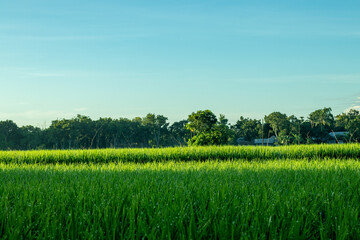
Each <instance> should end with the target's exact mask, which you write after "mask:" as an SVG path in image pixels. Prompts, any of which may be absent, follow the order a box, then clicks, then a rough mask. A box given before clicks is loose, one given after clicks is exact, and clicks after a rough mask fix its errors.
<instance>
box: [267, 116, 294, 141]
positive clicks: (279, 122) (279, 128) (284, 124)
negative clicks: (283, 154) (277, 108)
mask: <svg viewBox="0 0 360 240" xmlns="http://www.w3.org/2000/svg"><path fill="white" fill-rule="evenodd" d="M264 119H265V122H266V123H268V124H269V125H270V127H271V129H272V130H273V132H274V134H275V136H276V138H277V139H278V141H279V143H280V144H287V143H289V132H290V121H289V119H288V117H287V116H286V114H284V113H280V112H272V113H270V114H269V115H268V116H265V117H264Z"/></svg>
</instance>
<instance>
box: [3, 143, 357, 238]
mask: <svg viewBox="0 0 360 240" xmlns="http://www.w3.org/2000/svg"><path fill="white" fill-rule="evenodd" d="M312 148H316V147H313V146H312ZM213 149H216V148H209V149H207V150H211V151H214V150H213ZM230 149H231V148H230ZM171 150H172V151H174V152H175V153H178V154H179V152H180V151H179V149H171ZM189 150H191V151H195V149H189ZM189 150H188V149H186V150H185V151H189ZM232 150H234V151H235V150H236V149H232ZM246 150H248V151H255V150H257V149H256V148H254V149H252V148H245V149H244V150H243V151H244V152H246ZM258 150H259V151H265V149H258ZM273 150H274V151H275V150H276V149H273ZM290 150H292V151H290ZM336 150H338V149H337V148H336ZM108 151H110V152H112V151H113V152H112V153H115V154H118V153H119V151H115V150H108ZM124 151H125V152H126V150H124ZM141 151H142V150H139V151H138V152H137V154H141ZM152 151H153V153H152V154H154V156H156V155H155V153H161V154H164V153H163V152H162V150H156V149H154V150H152ZM198 151H199V152H198V153H200V154H199V155H200V156H202V155H201V154H202V152H201V151H204V149H198ZM289 151H290V153H291V154H293V153H294V152H295V153H296V151H298V150H297V149H296V148H289ZM316 151H319V149H316ZM326 151H329V152H331V151H330V150H326ZM347 151H348V150H347ZM99 152H100V153H102V154H103V151H99ZM99 152H97V151H93V152H92V151H90V152H89V151H82V152H79V153H78V154H77V155H76V152H66V151H60V152H56V153H57V154H53V153H51V154H50V155H49V156H48V157H49V158H48V159H47V161H48V162H49V161H50V160H51V161H52V162H71V157H70V156H76V157H77V159H78V161H79V159H80V160H81V159H82V160H81V161H84V160H85V159H87V157H88V155H86V154H88V153H94V154H95V155H96V154H97V153H99ZM120 152H121V151H120ZM174 152H172V154H174ZM214 152H216V151H214ZM214 152H213V153H214ZM35 153H36V154H39V153H40V152H35ZM45 153H46V152H41V154H43V156H44V155H45ZM24 154H27V153H24ZM66 154H69V155H68V158H67V159H68V161H61V160H59V159H58V158H60V157H63V156H67V155H66ZM247 154H249V153H247ZM256 154H258V153H256ZM100 155H101V154H100ZM29 156H30V155H29ZM50 156H51V158H50ZM90 156H91V155H90ZM129 156H131V155H127V157H129ZM37 157H39V155H37ZM35 159H36V158H34V160H35ZM95 159H96V158H95V156H92V158H90V159H88V160H86V161H84V162H86V164H85V163H84V164H80V163H77V164H71V163H70V164H58V163H55V164H42V163H41V164H38V163H37V164H25V163H23V162H22V163H21V164H20V163H10V164H6V163H0V239H357V238H358V237H359V236H360V219H359V216H360V205H359V203H360V163H359V162H358V161H357V159H352V160H351V159H343V160H342V161H339V160H338V159H322V158H321V157H319V158H312V161H308V159H281V160H269V161H241V160H236V161H220V160H212V161H203V162H199V161H188V162H178V161H166V162H148V163H136V161H133V162H117V163H108V164H93V163H91V162H92V161H94V160H95ZM189 160H190V159H189ZM201 160H204V159H201ZM47 161H39V160H37V159H36V160H35V161H34V162H45V163H46V162H47ZM102 161H103V160H102ZM19 162H21V161H19ZM88 162H90V163H88Z"/></svg>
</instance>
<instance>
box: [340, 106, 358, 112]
mask: <svg viewBox="0 0 360 240" xmlns="http://www.w3.org/2000/svg"><path fill="white" fill-rule="evenodd" d="M351 109H354V110H358V111H360V106H352V107H349V108H347V109H346V110H345V111H344V112H345V113H347V112H349V111H350V110H351Z"/></svg>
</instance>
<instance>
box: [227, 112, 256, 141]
mask: <svg viewBox="0 0 360 240" xmlns="http://www.w3.org/2000/svg"><path fill="white" fill-rule="evenodd" d="M232 129H233V130H234V133H235V136H236V138H244V140H245V141H249V142H251V141H253V140H254V139H255V138H261V131H262V125H261V122H260V120H256V119H250V118H244V117H243V116H241V117H240V119H239V120H237V121H236V123H235V124H234V125H233V126H232Z"/></svg>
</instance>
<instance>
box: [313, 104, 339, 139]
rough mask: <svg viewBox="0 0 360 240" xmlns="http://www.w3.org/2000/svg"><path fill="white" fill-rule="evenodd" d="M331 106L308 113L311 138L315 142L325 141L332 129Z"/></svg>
mask: <svg viewBox="0 0 360 240" xmlns="http://www.w3.org/2000/svg"><path fill="white" fill-rule="evenodd" d="M331 111H332V110H331V108H323V109H318V110H315V111H314V112H311V113H310V114H309V121H310V123H311V128H312V133H311V135H312V138H313V139H314V140H315V141H316V142H318V143H319V142H326V141H327V140H328V139H329V133H330V131H332V130H333V129H334V123H335V121H334V116H333V114H332V113H331Z"/></svg>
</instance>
